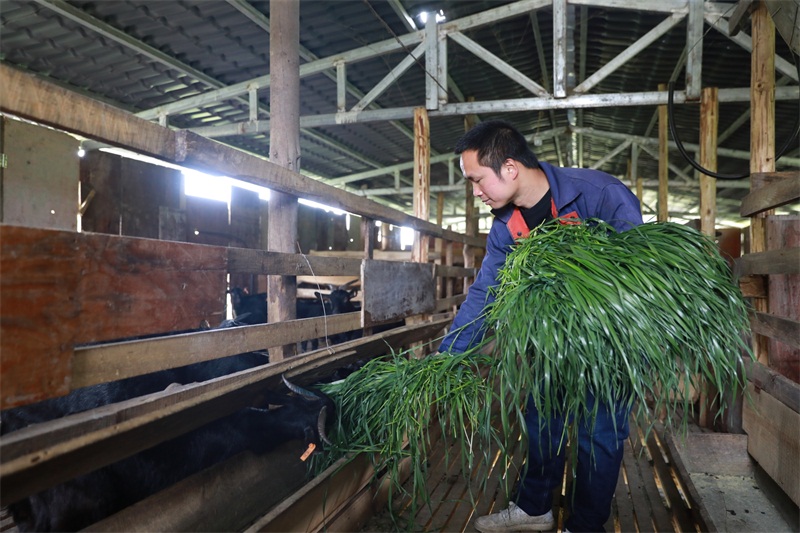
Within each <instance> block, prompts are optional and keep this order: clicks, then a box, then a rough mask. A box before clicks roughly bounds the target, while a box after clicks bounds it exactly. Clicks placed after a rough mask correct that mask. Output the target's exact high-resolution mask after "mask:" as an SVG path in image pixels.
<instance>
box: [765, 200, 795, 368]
mask: <svg viewBox="0 0 800 533" xmlns="http://www.w3.org/2000/svg"><path fill="white" fill-rule="evenodd" d="M766 224H767V248H768V249H770V250H778V249H780V250H785V249H792V248H797V247H800V215H773V216H769V217H767V220H766ZM767 301H768V302H769V315H771V316H775V317H781V319H787V320H789V321H793V322H798V321H800V274H780V275H776V276H769V283H768V285H767ZM782 322H783V321H782ZM793 322H789V323H786V322H783V323H782V325H781V326H780V329H779V330H778V334H779V335H780V338H778V337H775V338H771V339H768V340H767V347H768V349H769V366H770V368H773V369H775V370H776V371H778V372H780V373H781V374H783V375H784V376H786V377H788V378H789V379H791V380H792V381H795V382H798V383H800V346H798V341H797V340H796V339H798V338H800V335H797V334H796V332H797V329H796V326H795V324H794V323H793Z"/></svg>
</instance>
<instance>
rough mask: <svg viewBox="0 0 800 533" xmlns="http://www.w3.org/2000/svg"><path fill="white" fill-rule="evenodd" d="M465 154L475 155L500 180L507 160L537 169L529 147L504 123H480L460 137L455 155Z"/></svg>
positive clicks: (517, 133) (491, 121)
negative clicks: (476, 153) (473, 152)
mask: <svg viewBox="0 0 800 533" xmlns="http://www.w3.org/2000/svg"><path fill="white" fill-rule="evenodd" d="M466 150H476V151H477V152H478V162H479V163H480V164H481V165H482V166H484V167H489V168H491V169H492V170H494V171H495V173H496V174H497V175H498V176H499V175H500V169H501V168H502V166H503V162H504V161H505V160H506V159H513V160H515V161H519V162H520V163H522V164H523V165H525V166H526V167H528V168H539V160H538V159H537V158H536V155H534V153H533V152H532V151H531V149H530V148H529V147H528V143H527V142H526V141H525V137H523V136H522V134H521V133H520V132H519V131H518V130H517V129H516V128H515V127H514V126H512V125H511V124H509V123H508V122H506V121H504V120H489V121H486V122H481V123H480V124H478V125H477V126H475V127H474V128H472V129H471V130H469V131H468V132H467V133H465V134H464V136H463V137H461V138H460V139H459V140H458V142H457V143H456V148H455V153H456V154H461V153H463V152H464V151H466Z"/></svg>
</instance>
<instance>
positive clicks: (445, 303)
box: [434, 294, 467, 312]
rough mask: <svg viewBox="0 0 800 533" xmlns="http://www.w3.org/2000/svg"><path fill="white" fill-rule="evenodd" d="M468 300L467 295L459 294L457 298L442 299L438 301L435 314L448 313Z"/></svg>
mask: <svg viewBox="0 0 800 533" xmlns="http://www.w3.org/2000/svg"><path fill="white" fill-rule="evenodd" d="M466 299H467V295H466V294H459V295H456V296H451V297H450V298H440V299H438V300H436V307H435V308H434V312H439V311H447V310H449V309H450V308H451V307H453V306H455V305H461V304H462V303H464V300H466Z"/></svg>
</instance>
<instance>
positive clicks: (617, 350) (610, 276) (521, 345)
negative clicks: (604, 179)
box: [487, 221, 749, 431]
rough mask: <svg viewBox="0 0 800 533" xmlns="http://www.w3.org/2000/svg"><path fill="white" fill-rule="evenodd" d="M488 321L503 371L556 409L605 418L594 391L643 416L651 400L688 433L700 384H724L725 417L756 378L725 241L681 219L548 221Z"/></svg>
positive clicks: (519, 257) (515, 261) (504, 275)
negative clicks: (750, 370) (748, 368)
mask: <svg viewBox="0 0 800 533" xmlns="http://www.w3.org/2000/svg"><path fill="white" fill-rule="evenodd" d="M487 320H488V322H489V325H490V326H491V327H492V328H493V329H494V336H495V339H496V341H497V342H496V356H497V357H498V362H497V364H496V365H495V367H494V368H495V370H496V378H497V379H499V380H500V382H501V384H502V387H503V388H505V389H506V390H510V391H515V392H519V391H528V392H531V393H532V396H533V401H534V402H535V405H536V408H537V409H538V410H539V411H540V412H541V413H543V414H544V415H545V416H548V415H561V416H564V417H575V416H583V417H584V418H585V419H587V420H590V421H591V420H593V419H594V416H595V415H596V413H597V408H598V402H594V404H593V407H590V404H589V403H587V392H589V393H591V395H593V396H594V397H595V398H596V399H598V400H599V401H602V402H606V403H617V404H623V405H628V406H633V405H634V404H635V405H636V406H637V409H638V410H639V411H640V412H644V411H645V410H646V409H647V400H648V399H650V403H651V404H652V405H651V407H652V408H653V409H654V411H655V412H659V413H662V414H663V416H665V418H666V420H665V422H666V423H667V425H670V426H673V425H678V426H679V427H680V428H681V429H683V430H685V428H686V423H687V418H686V417H677V416H676V415H677V413H679V412H681V411H682V412H683V413H688V412H690V404H691V402H692V394H691V388H692V387H690V385H691V386H693V387H694V388H695V389H696V390H700V388H701V387H703V386H707V385H711V386H712V387H713V389H710V390H714V389H716V391H717V394H718V398H717V400H718V402H719V405H720V411H719V413H722V412H723V411H724V409H725V407H726V403H725V402H726V399H727V398H728V397H729V394H731V396H732V395H733V394H735V393H736V391H737V390H740V389H741V388H742V387H743V386H744V383H745V376H744V367H743V365H742V352H743V351H747V350H749V348H748V346H747V344H746V342H745V340H744V335H745V334H746V333H747V331H748V330H749V322H748V318H747V306H746V304H745V302H744V300H743V298H742V295H741V292H740V290H739V288H738V286H736V285H735V284H734V283H733V280H732V276H731V273H730V270H729V268H728V265H727V263H726V262H725V260H724V259H723V258H722V257H721V256H720V254H719V251H718V250H717V247H716V245H715V243H714V242H713V240H711V239H710V238H709V237H707V236H706V235H704V234H702V233H700V232H698V231H695V230H693V229H691V228H689V227H687V226H682V225H679V224H674V223H648V224H643V225H640V226H637V227H634V228H632V229H630V230H628V231H625V232H621V233H617V232H616V231H615V230H614V229H613V228H612V227H611V226H609V225H607V224H605V223H603V222H600V221H585V222H583V223H580V224H560V223H559V222H558V221H553V222H551V223H547V224H544V225H543V226H541V227H540V228H539V229H538V231H535V232H533V233H532V234H531V235H530V236H529V237H528V238H527V239H525V240H523V241H521V242H519V244H518V245H517V246H516V247H515V249H514V251H513V252H512V253H511V254H510V255H509V257H508V260H507V261H506V263H505V266H504V268H503V269H502V270H501V273H500V276H499V285H498V286H497V287H496V300H495V301H494V302H493V303H492V304H491V305H490V307H489V308H488V309H487ZM500 400H501V401H503V397H502V396H501V397H500ZM523 401H524V399H522V400H520V399H519V398H517V401H516V402H515V407H517V408H519V406H521V405H523ZM505 411H506V410H505V409H501V412H505ZM565 431H566V429H565Z"/></svg>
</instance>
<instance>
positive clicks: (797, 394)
mask: <svg viewBox="0 0 800 533" xmlns="http://www.w3.org/2000/svg"><path fill="white" fill-rule="evenodd" d="M746 364H747V379H748V380H750V381H752V382H753V384H754V385H755V386H756V388H757V389H761V390H763V391H766V392H768V393H769V394H770V395H772V396H773V397H774V398H775V399H776V400H778V401H779V402H781V403H782V404H784V405H785V406H786V407H788V408H789V409H791V410H792V411H794V412H795V413H800V385H798V384H797V383H795V382H794V381H792V380H790V379H788V378H787V377H786V376H783V375H781V374H779V373H777V372H775V371H774V370H773V369H771V368H769V367H766V366H764V365H762V364H761V363H759V362H757V361H753V360H752V359H750V358H747V359H746Z"/></svg>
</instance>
